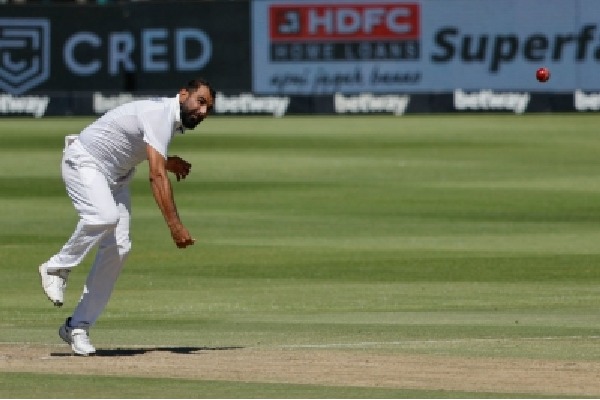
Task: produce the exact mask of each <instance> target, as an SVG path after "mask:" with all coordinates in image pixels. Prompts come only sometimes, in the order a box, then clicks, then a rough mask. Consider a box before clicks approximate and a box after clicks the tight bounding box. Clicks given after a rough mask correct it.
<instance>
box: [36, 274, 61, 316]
mask: <svg viewBox="0 0 600 400" xmlns="http://www.w3.org/2000/svg"><path fill="white" fill-rule="evenodd" d="M42 265H43V264H42ZM42 265H40V267H39V268H38V272H39V273H40V281H41V284H42V290H43V291H44V294H45V295H46V297H47V298H48V300H50V302H51V303H52V304H54V306H55V307H62V305H63V304H64V303H63V302H62V301H60V300H54V299H53V298H51V297H50V296H48V293H46V289H45V288H44V273H43V272H42Z"/></svg>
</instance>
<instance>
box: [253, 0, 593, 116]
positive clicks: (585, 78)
mask: <svg viewBox="0 0 600 400" xmlns="http://www.w3.org/2000/svg"><path fill="white" fill-rule="evenodd" d="M500 3H501V4H500ZM598 15H600V1H597V0H572V1H570V2H569V6H568V7H567V6H565V1H564V0H502V1H501V2H499V1H498V0H477V1H473V0H452V1H447V0H373V1H366V0H326V1H310V0H304V1H303V0H254V1H253V2H252V10H251V17H252V22H253V23H252V63H253V64H252V66H253V78H252V84H253V91H254V92H255V93H261V94H277V95H286V94H312V95H316V94H334V93H336V92H341V93H344V94H359V93H365V92H369V93H397V92H407V93H425V92H430V93H438V92H454V91H455V90H457V89H461V90H463V91H464V93H470V92H473V91H475V92H477V91H481V90H488V91H502V92H514V93H515V94H516V93H519V92H524V91H530V92H531V91H536V92H548V93H550V92H571V91H574V90H577V89H579V90H584V91H585V90H588V91H593V90H599V89H600V74H598V73H597V70H598V67H599V66H600V20H598V18H597V16H598ZM540 66H547V67H548V68H549V69H550V70H551V73H552V78H551V79H550V81H548V82H547V83H544V84H541V83H539V82H537V81H536V79H535V71H536V69H537V68H538V67H540ZM464 93H463V94H457V96H459V97H460V99H459V103H460V104H463V103H464V102H469V101H470V102H478V103H480V106H481V104H482V102H483V103H485V102H486V101H492V100H493V102H495V101H496V100H497V99H496V98H494V99H491V98H489V96H488V95H486V94H485V93H483V94H480V95H479V98H478V99H475V98H474V97H468V96H472V95H468V94H464ZM486 96H488V99H487V100H486ZM515 99H516V97H505V98H504V100H498V101H499V102H500V103H502V102H511V101H522V100H515ZM465 107H466V106H465ZM487 107H489V108H490V109H492V108H493V107H495V106H494V105H492V104H491V103H490V104H488V105H487Z"/></svg>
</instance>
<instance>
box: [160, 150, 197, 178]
mask: <svg viewBox="0 0 600 400" xmlns="http://www.w3.org/2000/svg"><path fill="white" fill-rule="evenodd" d="M165 167H166V169H167V171H169V172H172V173H174V174H175V176H176V177H177V181H178V182H179V181H180V180H181V179H185V178H186V176H188V175H189V173H190V171H191V170H192V164H190V163H189V162H187V161H185V160H184V159H182V158H181V157H178V156H169V157H167V163H166V166H165Z"/></svg>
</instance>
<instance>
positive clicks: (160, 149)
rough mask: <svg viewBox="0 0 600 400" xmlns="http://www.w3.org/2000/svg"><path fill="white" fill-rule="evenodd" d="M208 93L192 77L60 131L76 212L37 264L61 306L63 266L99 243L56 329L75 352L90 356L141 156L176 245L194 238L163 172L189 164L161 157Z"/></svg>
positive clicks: (206, 104)
mask: <svg viewBox="0 0 600 400" xmlns="http://www.w3.org/2000/svg"><path fill="white" fill-rule="evenodd" d="M214 98H215V91H214V89H212V87H211V86H210V84H209V83H208V82H207V81H205V80H203V79H195V80H192V81H190V82H188V84H187V85H186V86H185V87H184V88H182V89H180V90H179V93H178V94H177V96H175V97H172V98H156V99H149V100H140V101H133V102H131V103H127V104H124V105H121V106H119V107H117V108H115V109H113V110H111V111H109V112H107V113H106V114H104V115H103V116H102V117H100V118H99V119H98V120H96V121H95V122H93V123H92V124H91V125H89V126H88V127H86V128H85V129H84V130H83V131H82V132H81V133H80V134H79V135H78V136H69V137H67V140H66V142H67V145H66V147H65V151H64V155H63V160H62V177H63V180H64V182H65V185H66V188H67V193H68V195H69V197H70V198H71V201H72V202H73V205H74V206H75V209H76V210H77V212H78V214H79V222H78V224H77V227H76V228H75V232H74V233H73V235H72V236H71V238H70V239H69V240H68V241H67V243H66V244H65V245H64V246H63V247H62V249H61V250H60V251H59V252H58V253H57V254H55V255H53V256H52V257H50V259H49V260H48V261H46V262H45V263H43V264H42V265H40V267H39V273H40V277H41V280H42V287H43V289H44V292H45V293H46V296H47V297H48V299H50V301H51V302H52V303H54V305H56V306H59V307H60V306H62V304H63V299H64V290H65V287H66V284H67V278H68V276H69V272H70V271H71V269H72V268H73V267H75V266H77V265H78V264H79V263H81V261H82V260H83V259H84V257H85V256H86V254H88V252H89V251H90V250H91V249H92V248H94V247H95V246H96V245H97V246H98V252H97V254H96V258H95V260H94V263H93V265H92V267H91V270H90V272H89V275H88V277H87V280H86V283H85V286H84V289H83V294H82V296H81V299H80V300H79V303H78V305H77V307H76V308H75V310H74V312H73V314H72V315H71V316H70V317H69V318H67V320H66V321H65V323H64V324H63V325H62V326H61V327H60V329H59V335H60V337H61V338H62V339H63V340H64V341H65V342H67V343H68V344H70V345H71V348H72V349H73V351H74V352H75V353H76V354H79V355H89V354H94V353H95V352H96V349H95V348H94V346H92V344H91V343H90V340H89V334H88V331H89V328H90V327H91V326H92V325H94V323H95V322H96V320H97V319H98V317H99V316H100V314H101V313H102V311H103V310H104V308H105V306H106V304H107V303H108V300H109V298H110V295H111V292H112V290H113V287H114V285H115V282H116V280H117V277H118V276H119V273H120V271H121V269H122V267H123V262H124V261H125V258H126V257H127V254H128V253H129V250H130V249H131V242H130V239H129V220H130V207H131V202H130V193H129V182H130V180H131V178H132V177H133V174H134V172H135V167H136V166H137V165H138V164H140V163H141V162H142V161H144V160H148V166H149V169H150V172H149V176H150V184H151V187H152V193H153V195H154V198H155V199H156V203H157V204H158V207H159V208H160V211H161V212H162V214H163V216H164V218H165V221H166V223H167V226H168V227H169V229H170V231H171V237H172V238H173V241H174V242H175V244H176V245H177V247H179V248H185V247H187V246H190V245H192V244H194V239H193V238H192V236H191V235H190V233H189V232H188V230H187V228H186V227H185V226H184V225H183V223H182V222H181V220H180V218H179V214H178V212H177V208H176V206H175V201H174V199H173V192H172V190H171V183H170V181H169V178H168V176H167V171H169V172H171V173H173V174H175V176H176V178H177V180H178V181H179V180H180V179H185V177H186V176H187V175H188V174H189V173H190V169H191V164H189V163H188V162H187V161H185V160H183V159H181V158H179V157H177V156H172V157H170V156H168V155H167V149H168V146H169V143H170V142H171V139H172V138H173V136H174V135H175V133H177V132H179V133H183V132H184V130H185V129H194V128H195V127H196V125H198V124H199V123H200V122H202V120H203V119H204V118H206V117H207V115H208V113H209V112H210V111H211V110H212V108H213V104H214Z"/></svg>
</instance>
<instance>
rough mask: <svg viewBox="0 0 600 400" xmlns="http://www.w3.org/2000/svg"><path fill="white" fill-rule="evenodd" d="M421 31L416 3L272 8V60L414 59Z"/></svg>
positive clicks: (304, 5) (299, 5)
mask: <svg viewBox="0 0 600 400" xmlns="http://www.w3.org/2000/svg"><path fill="white" fill-rule="evenodd" d="M420 33H421V27H420V6H419V5H418V4H416V3H415V4H413V3H406V4H398V3H367V4H327V5H318V4H311V5H306V4H296V5H289V4H286V5H273V6H271V7H269V37H270V40H271V60H273V61H329V60H403V59H404V60H406V59H416V58H418V56H419V41H418V40H419V37H420Z"/></svg>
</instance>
